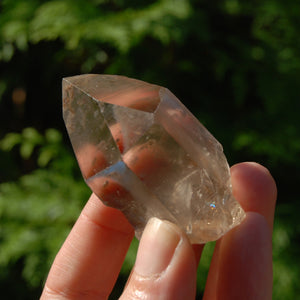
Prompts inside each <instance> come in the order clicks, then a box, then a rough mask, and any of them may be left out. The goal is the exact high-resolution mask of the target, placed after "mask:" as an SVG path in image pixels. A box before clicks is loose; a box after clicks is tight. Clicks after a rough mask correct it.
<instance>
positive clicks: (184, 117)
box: [63, 74, 245, 243]
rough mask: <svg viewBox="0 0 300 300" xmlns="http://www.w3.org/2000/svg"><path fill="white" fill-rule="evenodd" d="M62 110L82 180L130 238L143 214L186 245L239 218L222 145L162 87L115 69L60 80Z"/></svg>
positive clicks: (215, 234)
mask: <svg viewBox="0 0 300 300" xmlns="http://www.w3.org/2000/svg"><path fill="white" fill-rule="evenodd" d="M63 116H64V120H65V124H66V127H67V131H68V134H69V136H70V139H71V143H72V146H73V149H74V152H75V155H76V158H77V160H78V163H79V166H80V169H81V172H82V175H83V177H84V179H85V181H86V182H87V184H88V185H89V187H90V188H91V189H92V191H93V192H94V193H95V194H96V195H98V197H99V198H100V199H101V200H102V201H103V202H104V203H105V204H106V205H108V206H111V207H115V208H117V209H119V210H121V211H122V212H123V213H124V214H125V215H126V217H127V218H128V220H129V221H130V222H131V224H132V225H133V226H134V228H135V231H136V236H137V237H138V238H139V237H140V235H141V234H142V231H143V229H144V227H145V225H146V223H147V221H148V220H149V218H151V217H158V218H160V219H164V220H169V221H171V222H173V223H175V224H177V225H178V226H180V227H181V228H182V229H183V230H184V231H185V232H186V233H187V235H188V237H189V239H190V241H191V242H192V243H205V242H208V241H212V240H216V239H218V238H219V237H221V236H222V235H224V234H225V233H226V232H227V231H228V230H230V229H231V228H232V227H234V226H236V225H238V224H239V223H240V222H241V221H242V219H243V218H244V215H245V214H244V211H243V210H242V208H241V207H240V205H239V204H238V202H237V201H236V200H235V199H234V197H233V195H232V190H231V182H230V173H229V167H228V163H227V160H226V158H225V156H224V153H223V149H222V146H221V145H220V143H219V142H218V141H217V140H216V139H215V138H214V137H213V136H212V135H211V134H210V133H209V132H208V131H207V129H206V128H205V127H204V126H203V125H202V124H201V123H200V122H199V121H198V120H197V119H196V118H195V117H194V116H193V115H192V114H191V113H190V112H189V111H188V109H187V108H186V107H185V106H184V105H183V104H182V103H181V102H180V101H179V100H178V99H177V98H176V97H175V96H174V95H173V94H172V93H171V92H170V91H169V90H168V89H166V88H164V87H160V86H157V85H153V84H149V83H146V82H143V81H139V80H135V79H131V78H127V77H123V76H117V75H95V74H87V75H79V76H74V77H69V78H65V79H63Z"/></svg>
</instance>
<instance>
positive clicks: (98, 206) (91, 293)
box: [41, 163, 276, 300]
mask: <svg viewBox="0 0 300 300" xmlns="http://www.w3.org/2000/svg"><path fill="white" fill-rule="evenodd" d="M231 175H232V185H233V193H234V196H235V197H236V199H237V200H238V201H239V202H240V204H241V206H242V207H243V208H244V210H245V211H246V218H245V220H244V221H243V222H242V224H240V225H239V226H237V227H236V228H234V229H232V230H231V231H229V232H228V233H227V234H226V235H225V236H223V237H222V238H221V239H219V240H218V241H217V243H216V247H215V250H214V254H213V258H212V262H211V266H210V270H209V275H208V278H207V283H206V288H205V293H204V299H209V300H214V299H222V300H224V299H225V300H226V299H255V300H263V299H271V298H272V241H271V237H272V228H273V219H274V207H275V202H276V186H275V182H274V180H273V178H272V177H271V175H270V173H269V172H268V171H267V170H266V169H265V168H264V167H262V166H260V165H258V164H256V163H241V164H237V165H235V166H233V167H232V168H231ZM133 235H134V230H133V228H132V226H131V225H130V224H129V223H128V221H127V220H126V218H125V217H124V215H123V214H122V213H121V212H120V211H118V210H116V209H113V208H110V207H106V206H104V205H103V204H102V202H101V201H100V200H99V199H98V198H97V197H96V196H95V195H94V194H93V195H92V196H91V197H90V199H89V201H88V202H87V204H86V206H85V208H84V209H83V211H82V213H81V215H80V217H79V219H78V220H77V222H76V224H75V225H74V227H73V229H72V231H71V233H70V235H69V236H68V238H67V239H66V241H65V243H64V245H63V246H62V248H61V249H60V251H59V253H58V255H57V257H56V259H55V261H54V263H53V265H52V268H51V270H50V273H49V276H48V279H47V281H46V284H45V288H44V291H43V293H42V296H41V299H107V298H108V296H109V294H110V293H111V291H112V289H113V286H114V284H115V282H116V280H117V277H118V274H119V272H120V269H121V266H122V263H123V260H124V258H125V255H126V252H127V250H128V247H129V245H130V243H131V240H132V238H133ZM202 249H203V245H191V244H190V243H189V241H188V239H187V237H186V235H185V234H184V233H183V232H182V231H181V230H180V229H179V228H178V227H177V226H175V225H174V224H171V223H169V222H166V221H161V220H158V219H151V220H150V221H149V223H148V224H147V226H146V228H145V231H144V233H143V236H142V238H141V241H140V245H139V250H138V253H137V259H136V263H135V265H134V267H133V270H132V272H131V275H130V277H129V279H128V282H127V285H126V287H125V289H124V292H123V294H122V296H121V298H120V299H123V300H124V299H172V300H176V299H194V298H195V295H196V269H197V265H198V262H199V259H200V256H201V252H202Z"/></svg>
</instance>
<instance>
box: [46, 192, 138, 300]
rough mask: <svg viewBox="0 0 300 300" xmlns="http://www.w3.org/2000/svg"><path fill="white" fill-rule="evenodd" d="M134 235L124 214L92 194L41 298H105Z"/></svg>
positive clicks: (58, 256) (51, 273)
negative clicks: (107, 205)
mask: <svg viewBox="0 0 300 300" xmlns="http://www.w3.org/2000/svg"><path fill="white" fill-rule="evenodd" d="M133 235H134V231H133V228H132V226H131V225H130V224H129V223H128V221H127V219H126V218H125V217H124V215H123V214H122V213H121V212H120V211H118V210H116V209H114V208H110V207H106V206H105V205H104V204H103V203H102V202H101V201H100V200H99V199H98V198H97V197H96V196H95V195H94V194H92V195H91V197H90V199H89V201H88V202H87V204H86V206H85V207H84V209H83V211H82V212H81V215H80V216H79V218H78V220H77V222H76V224H75V225H74V227H73V229H72V231H71V232H70V234H69V236H68V238H67V239H66V241H65V243H64V244H63V246H62V248H61V249H60V251H59V253H58V254H57V256H56V258H55V261H54V263H53V265H52V267H51V270H50V272H49V275H48V278H47V281H46V284H45V288H44V291H43V294H42V296H41V299H53V298H54V297H55V299H69V298H74V297H75V298H76V297H78V298H80V299H95V298H99V297H100V298H101V299H102V298H103V299H106V298H107V297H108V295H109V294H110V293H111V290H112V289H113V286H114V284H115V281H116V280H117V277H118V274H119V272H120V269H121V266H122V263H123V261H124V258H125V255H126V252H127V250H128V247H129V245H130V243H131V240H132V238H133Z"/></svg>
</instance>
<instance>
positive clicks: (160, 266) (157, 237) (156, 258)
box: [135, 218, 180, 277]
mask: <svg viewBox="0 0 300 300" xmlns="http://www.w3.org/2000/svg"><path fill="white" fill-rule="evenodd" d="M179 241H180V233H179V231H177V230H176V227H175V225H173V224H171V223H169V222H166V221H161V220H159V219H157V218H152V219H150V221H149V222H148V224H147V226H146V228H145V230H144V233H143V236H142V238H141V242H140V246H139V250H138V253H137V258H136V263H135V271H136V273H138V274H139V275H141V276H144V277H150V276H153V275H156V274H159V273H161V272H163V271H164V270H165V269H166V268H167V266H168V265H169V264H170V262H171V260H172V257H173V255H174V253H175V250H176V247H177V245H178V243H179Z"/></svg>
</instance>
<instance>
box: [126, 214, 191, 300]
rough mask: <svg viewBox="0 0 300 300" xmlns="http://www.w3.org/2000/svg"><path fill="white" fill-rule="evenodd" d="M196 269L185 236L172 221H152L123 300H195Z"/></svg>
mask: <svg viewBox="0 0 300 300" xmlns="http://www.w3.org/2000/svg"><path fill="white" fill-rule="evenodd" d="M196 269H197V265H196V260H195V255H194V252H193V248H192V246H191V244H190V242H189V240H188V238H187V237H186V235H185V233H183V232H182V231H181V230H180V229H179V228H178V227H177V226H176V225H174V224H172V223H170V222H167V221H161V220H159V219H156V218H152V219H150V221H149V222H148V224H147V226H146V228H145V230H144V233H143V236H142V238H141V242H140V246H139V250H138V253H137V258H136V263H135V266H134V268H133V270H132V273H131V276H130V278H129V280H128V283H127V286H126V288H125V290H124V292H123V294H122V296H121V298H120V299H121V300H125V299H164V300H167V299H172V300H176V299H187V300H189V299H195V295H196Z"/></svg>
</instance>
